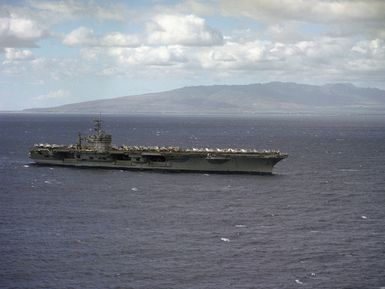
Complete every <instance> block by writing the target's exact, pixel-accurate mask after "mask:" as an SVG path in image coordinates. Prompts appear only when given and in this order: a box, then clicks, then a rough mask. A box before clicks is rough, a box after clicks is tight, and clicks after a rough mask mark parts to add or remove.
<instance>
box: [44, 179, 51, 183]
mask: <svg viewBox="0 0 385 289" xmlns="http://www.w3.org/2000/svg"><path fill="white" fill-rule="evenodd" d="M44 183H45V184H52V182H51V181H48V180H46V181H44Z"/></svg>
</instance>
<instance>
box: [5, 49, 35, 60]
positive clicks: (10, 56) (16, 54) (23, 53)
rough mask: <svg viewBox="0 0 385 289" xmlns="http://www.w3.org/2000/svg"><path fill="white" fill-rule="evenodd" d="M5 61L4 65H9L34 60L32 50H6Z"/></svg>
mask: <svg viewBox="0 0 385 289" xmlns="http://www.w3.org/2000/svg"><path fill="white" fill-rule="evenodd" d="M4 52H5V60H4V61H3V64H9V63H12V62H17V61H24V60H31V59H34V57H33V54H32V51H30V50H18V49H15V48H5V49H4Z"/></svg>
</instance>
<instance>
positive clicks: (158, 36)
mask: <svg viewBox="0 0 385 289" xmlns="http://www.w3.org/2000/svg"><path fill="white" fill-rule="evenodd" d="M147 30H148V33H149V35H148V42H149V43H150V44H153V45H175V44H179V45H185V46H211V45H220V44H222V43H223V36H222V35H221V33H220V32H219V31H217V30H215V29H213V28H211V27H210V26H208V25H207V24H206V22H205V20H204V19H203V18H200V17H197V16H195V15H169V14H161V15H157V16H155V17H154V18H153V19H152V21H151V23H149V24H148V25H147Z"/></svg>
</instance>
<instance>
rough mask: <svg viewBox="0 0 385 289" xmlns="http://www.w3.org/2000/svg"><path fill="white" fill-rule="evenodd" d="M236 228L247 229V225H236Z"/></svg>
mask: <svg viewBox="0 0 385 289" xmlns="http://www.w3.org/2000/svg"><path fill="white" fill-rule="evenodd" d="M235 227H236V228H246V225H235Z"/></svg>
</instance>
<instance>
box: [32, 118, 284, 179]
mask: <svg viewBox="0 0 385 289" xmlns="http://www.w3.org/2000/svg"><path fill="white" fill-rule="evenodd" d="M111 140H112V137H111V135H109V134H106V133H105V132H104V131H103V130H102V127H101V120H100V119H99V120H95V134H93V135H90V136H88V137H81V135H80V134H79V137H78V142H77V144H76V145H69V146H59V145H49V144H40V145H35V146H34V147H33V148H32V149H31V150H30V152H29V155H30V158H31V159H32V160H34V161H35V162H36V163H37V164H43V165H60V166H74V167H98V168H113V169H131V170H163V171H179V172H197V171H199V172H220V173H252V174H271V173H272V172H273V167H274V165H275V164H276V163H277V162H279V161H280V160H282V159H284V158H286V157H287V154H283V153H280V152H279V151H262V152H259V151H256V150H246V149H231V148H227V149H210V148H201V149H196V148H192V149H180V148H178V147H145V146H120V147H116V146H113V145H112V144H111ZM83 142H85V143H86V144H84V143H83Z"/></svg>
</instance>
